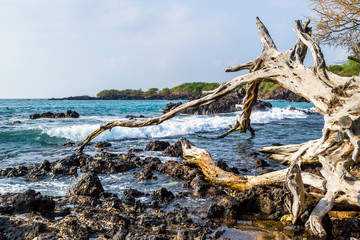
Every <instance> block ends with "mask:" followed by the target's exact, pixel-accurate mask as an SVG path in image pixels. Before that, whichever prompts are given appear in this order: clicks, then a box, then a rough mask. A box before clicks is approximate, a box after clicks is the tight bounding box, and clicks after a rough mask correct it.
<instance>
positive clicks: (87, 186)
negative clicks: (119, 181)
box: [66, 172, 104, 198]
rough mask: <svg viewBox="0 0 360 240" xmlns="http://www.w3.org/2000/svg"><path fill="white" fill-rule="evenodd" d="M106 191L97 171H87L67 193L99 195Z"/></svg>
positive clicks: (70, 194) (71, 194) (69, 194)
mask: <svg viewBox="0 0 360 240" xmlns="http://www.w3.org/2000/svg"><path fill="white" fill-rule="evenodd" d="M102 192H104V188H103V186H102V184H101V182H100V179H99V178H98V176H97V175H96V174H95V173H91V172H89V173H85V174H83V175H81V176H80V177H79V178H78V179H77V180H76V182H75V183H74V184H73V185H72V186H71V188H70V189H69V191H68V192H67V193H66V195H67V196H76V195H84V196H90V197H95V198H97V197H99V196H100V194H101V193H102Z"/></svg>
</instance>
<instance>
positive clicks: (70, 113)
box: [65, 110, 80, 118]
mask: <svg viewBox="0 0 360 240" xmlns="http://www.w3.org/2000/svg"><path fill="white" fill-rule="evenodd" d="M79 116H80V114H79V113H78V112H76V111H73V110H67V111H66V114H65V117H67V118H78V117H79Z"/></svg>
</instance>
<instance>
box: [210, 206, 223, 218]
mask: <svg viewBox="0 0 360 240" xmlns="http://www.w3.org/2000/svg"><path fill="white" fill-rule="evenodd" d="M224 212H225V208H224V207H223V206H221V205H217V204H211V205H210V207H209V208H208V210H207V212H206V217H207V218H221V217H222V216H223V214H224Z"/></svg>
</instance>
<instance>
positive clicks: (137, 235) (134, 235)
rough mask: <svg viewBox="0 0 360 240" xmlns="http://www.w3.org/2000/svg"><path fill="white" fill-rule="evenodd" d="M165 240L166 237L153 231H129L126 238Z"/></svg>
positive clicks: (129, 239) (127, 239)
mask: <svg viewBox="0 0 360 240" xmlns="http://www.w3.org/2000/svg"><path fill="white" fill-rule="evenodd" d="M134 239H136V240H165V239H166V238H164V237H162V236H158V235H155V234H153V233H143V234H142V233H134V232H131V233H129V234H128V235H127V236H126V238H125V240H134Z"/></svg>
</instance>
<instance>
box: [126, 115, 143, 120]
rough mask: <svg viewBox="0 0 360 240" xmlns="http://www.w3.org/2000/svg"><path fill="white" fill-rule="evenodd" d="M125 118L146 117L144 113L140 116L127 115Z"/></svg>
mask: <svg viewBox="0 0 360 240" xmlns="http://www.w3.org/2000/svg"><path fill="white" fill-rule="evenodd" d="M125 118H128V119H129V120H132V119H136V118H147V117H145V116H144V115H140V116H134V115H127V116H126V117H125Z"/></svg>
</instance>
